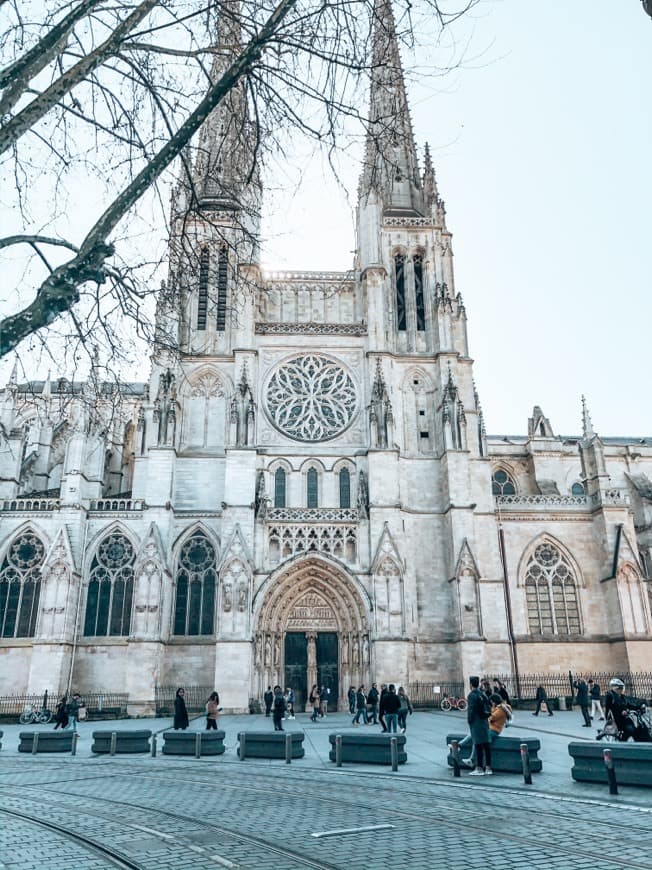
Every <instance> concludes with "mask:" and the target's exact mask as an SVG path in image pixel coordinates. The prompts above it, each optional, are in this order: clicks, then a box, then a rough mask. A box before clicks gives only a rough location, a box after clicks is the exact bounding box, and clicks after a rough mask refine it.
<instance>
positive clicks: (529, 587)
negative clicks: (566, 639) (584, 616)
mask: <svg viewBox="0 0 652 870" xmlns="http://www.w3.org/2000/svg"><path fill="white" fill-rule="evenodd" d="M525 597H526V604H527V611H528V622H529V626H530V633H531V634H549V635H551V634H552V635H554V634H564V635H566V634H581V633H582V628H581V625H580V614H579V605H578V600H577V584H576V582H575V576H574V574H573V569H572V568H571V565H570V563H569V561H568V559H567V558H566V557H565V556H564V555H563V553H562V552H561V551H560V550H559V548H558V547H555V545H554V544H552V543H551V542H549V541H544V542H543V543H542V544H539V546H538V547H537V548H536V550H535V551H534V553H533V554H532V556H531V557H530V559H529V560H528V564H527V568H526V572H525Z"/></svg>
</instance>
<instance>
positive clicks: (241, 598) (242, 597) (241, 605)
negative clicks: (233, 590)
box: [238, 583, 247, 613]
mask: <svg viewBox="0 0 652 870" xmlns="http://www.w3.org/2000/svg"><path fill="white" fill-rule="evenodd" d="M246 609H247V587H246V586H245V584H244V583H241V584H240V585H239V586H238V610H239V611H240V612H241V613H243V612H244V611H245V610H246Z"/></svg>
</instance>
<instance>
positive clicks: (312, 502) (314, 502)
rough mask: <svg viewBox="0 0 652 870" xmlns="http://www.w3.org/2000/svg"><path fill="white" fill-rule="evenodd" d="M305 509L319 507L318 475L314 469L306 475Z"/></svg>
mask: <svg viewBox="0 0 652 870" xmlns="http://www.w3.org/2000/svg"><path fill="white" fill-rule="evenodd" d="M306 507H309V508H316V507H319V475H318V474H317V471H316V470H315V469H314V468H311V469H310V470H309V471H308V473H307V474H306Z"/></svg>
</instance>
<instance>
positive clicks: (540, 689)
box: [532, 686, 553, 716]
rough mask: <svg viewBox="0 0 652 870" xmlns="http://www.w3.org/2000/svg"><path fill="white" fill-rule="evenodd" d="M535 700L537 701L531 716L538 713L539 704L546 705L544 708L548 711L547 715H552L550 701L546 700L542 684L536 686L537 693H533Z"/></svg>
mask: <svg viewBox="0 0 652 870" xmlns="http://www.w3.org/2000/svg"><path fill="white" fill-rule="evenodd" d="M535 700H536V702H537V706H536V710H535V711H534V713H533V714H532V715H533V716H538V715H539V710H540V709H541V705H542V704H545V705H546V710H547V711H548V716H552V715H553V713H552V710H551V709H550V701H549V700H548V696H547V695H546V690H545V689H544V688H543V686H537V693H536V695H535Z"/></svg>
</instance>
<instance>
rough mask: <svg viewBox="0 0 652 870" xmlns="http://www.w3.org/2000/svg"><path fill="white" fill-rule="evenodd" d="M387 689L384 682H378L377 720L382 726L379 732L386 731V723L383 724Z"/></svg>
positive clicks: (384, 732) (383, 732)
mask: <svg viewBox="0 0 652 870" xmlns="http://www.w3.org/2000/svg"><path fill="white" fill-rule="evenodd" d="M387 692H388V689H387V684H386V683H381V684H380V698H379V700H378V721H379V722H380V724H381V725H382V726H383V730H382V731H381V732H380V733H381V734H386V733H387V725H386V724H385V697H386V695H387Z"/></svg>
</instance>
